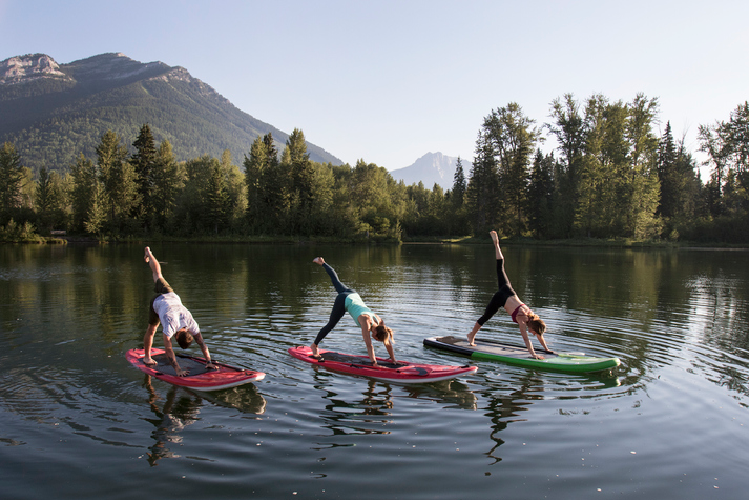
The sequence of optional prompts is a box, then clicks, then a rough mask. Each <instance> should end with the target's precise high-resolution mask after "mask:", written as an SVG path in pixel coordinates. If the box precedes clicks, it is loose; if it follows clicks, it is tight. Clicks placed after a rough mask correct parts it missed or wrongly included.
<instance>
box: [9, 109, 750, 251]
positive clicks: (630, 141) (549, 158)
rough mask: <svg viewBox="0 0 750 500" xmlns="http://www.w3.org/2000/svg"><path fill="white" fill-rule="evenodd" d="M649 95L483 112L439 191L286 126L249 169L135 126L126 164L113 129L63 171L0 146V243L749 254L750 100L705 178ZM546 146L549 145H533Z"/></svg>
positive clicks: (255, 153) (704, 141) (711, 147)
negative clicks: (502, 245)
mask: <svg viewBox="0 0 750 500" xmlns="http://www.w3.org/2000/svg"><path fill="white" fill-rule="evenodd" d="M657 115H658V100H657V99H649V98H647V97H646V96H644V95H642V94H639V95H637V96H636V97H635V98H634V99H633V100H632V101H631V102H627V103H625V102H622V101H616V102H612V101H610V100H608V99H607V98H605V97H604V96H602V95H592V96H591V97H589V98H588V99H586V100H585V101H583V102H579V101H577V100H576V98H575V97H574V96H573V95H570V94H566V95H564V96H563V97H561V98H558V99H555V100H554V101H553V102H552V103H551V107H550V116H549V118H550V121H549V122H548V123H544V124H542V125H539V126H537V125H536V122H535V121H534V120H532V119H530V118H529V117H527V116H525V115H524V113H523V110H522V108H521V107H520V106H519V105H518V104H517V103H509V104H508V105H506V106H504V107H501V108H497V109H494V110H492V111H491V112H490V113H489V114H488V115H487V116H486V117H484V119H483V121H482V126H481V128H480V129H479V132H478V135H477V140H476V147H475V152H474V158H473V161H472V163H471V166H470V168H469V171H468V172H467V171H465V170H464V166H463V162H462V160H461V159H460V158H459V160H458V164H457V169H456V174H455V177H454V183H453V185H452V186H451V188H450V189H448V190H443V188H441V187H440V186H439V185H435V186H433V187H432V188H431V189H429V188H426V187H425V186H423V185H422V183H419V184H412V185H410V186H407V185H405V184H404V183H403V181H401V182H397V181H395V180H394V179H393V178H392V177H391V175H390V174H389V173H388V171H387V170H386V169H385V168H384V167H379V166H377V165H375V164H373V163H367V162H366V161H364V160H359V161H358V162H357V163H356V165H354V166H351V165H349V164H344V165H333V164H330V163H318V162H314V161H311V160H310V155H309V154H308V153H307V146H306V142H305V136H304V133H303V132H302V131H301V130H299V129H295V130H294V131H293V132H292V134H291V135H290V136H289V139H288V140H287V141H286V145H285V147H284V148H283V150H282V151H278V148H277V146H276V143H274V139H273V137H272V136H271V134H267V135H265V136H259V137H258V138H257V139H256V140H255V141H254V142H253V143H252V145H251V147H250V150H249V151H248V152H247V153H246V154H245V157H244V161H243V164H242V168H240V167H239V166H237V165H234V164H233V163H232V159H231V155H230V153H229V151H225V152H224V154H223V155H222V157H221V158H213V157H210V156H202V157H199V158H195V159H192V160H188V161H185V162H178V161H176V159H175V156H174V154H173V152H172V146H171V144H170V143H169V142H168V141H167V140H163V141H162V142H161V143H160V144H158V145H157V143H156V141H155V140H154V137H153V135H152V133H151V129H150V127H149V125H148V124H144V125H143V126H142V127H141V129H140V132H139V134H138V136H137V137H136V139H135V141H134V142H133V143H132V151H133V152H132V153H129V152H128V147H127V146H126V145H125V144H124V140H123V138H122V137H120V136H119V135H118V134H116V133H114V132H112V131H111V130H110V131H107V132H106V133H105V134H104V135H103V136H102V137H101V141H100V143H99V145H98V146H97V148H96V157H95V158H87V157H86V156H84V155H83V154H80V156H79V157H78V158H77V160H76V162H75V163H74V164H73V165H71V166H70V167H69V168H68V169H64V170H62V171H60V170H58V169H49V168H47V167H44V166H43V167H41V168H39V169H38V171H36V172H32V171H31V170H30V169H28V168H26V167H24V166H23V165H22V159H21V157H20V155H19V154H18V153H17V151H16V149H15V146H14V145H13V144H12V143H8V142H6V143H5V144H3V146H2V150H0V237H2V238H3V239H6V240H7V239H19V238H21V239H22V238H25V237H30V236H32V235H35V234H39V235H48V234H50V233H51V232H52V231H54V230H64V231H67V232H68V233H69V234H88V235H93V236H95V237H98V238H128V237H140V236H150V237H154V236H159V235H161V236H165V237H186V238H191V237H215V236H227V237H248V236H250V237H260V236H272V237H279V236H289V237H332V238H345V239H356V238H381V239H392V240H400V239H402V238H409V237H462V236H469V235H473V234H483V233H485V232H486V231H489V230H490V229H495V230H497V231H498V233H499V234H501V235H502V236H504V237H515V238H537V239H550V240H551V239H570V238H624V239H634V240H671V241H677V240H688V241H717V242H718V241H723V242H734V243H747V241H748V186H747V182H748V104H747V102H745V103H744V104H742V105H739V106H737V108H736V109H735V110H733V111H732V112H731V114H730V117H729V121H727V122H724V121H722V122H717V123H715V124H713V125H701V127H700V130H699V137H698V138H699V143H700V151H702V152H704V153H705V156H706V158H707V159H706V163H707V164H708V166H709V167H710V172H711V174H710V178H709V179H707V180H706V181H705V182H703V181H702V180H701V178H700V173H699V172H700V170H699V167H700V165H699V164H698V161H697V160H696V159H695V158H694V157H693V156H692V154H691V153H690V152H689V151H688V150H687V147H686V144H685V142H686V141H685V138H684V137H683V138H679V139H677V140H676V139H675V138H674V137H673V135H672V130H671V127H670V124H669V122H667V123H666V126H665V128H664V130H663V132H660V133H659V135H657V133H655V132H654V130H655V129H656V126H657ZM548 137H552V138H554V139H555V140H556V148H555V150H554V151H553V152H549V153H547V154H545V153H543V152H542V150H541V149H540V144H541V142H542V141H543V140H544V139H545V138H548Z"/></svg>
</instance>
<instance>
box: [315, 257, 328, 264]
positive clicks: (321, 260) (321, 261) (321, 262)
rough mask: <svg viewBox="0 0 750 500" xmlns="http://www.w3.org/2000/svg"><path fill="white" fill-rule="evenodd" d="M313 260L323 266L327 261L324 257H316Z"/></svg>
mask: <svg viewBox="0 0 750 500" xmlns="http://www.w3.org/2000/svg"><path fill="white" fill-rule="evenodd" d="M313 262H315V263H316V264H317V265H319V266H322V265H323V264H325V263H326V261H325V259H323V257H315V258H314V259H313Z"/></svg>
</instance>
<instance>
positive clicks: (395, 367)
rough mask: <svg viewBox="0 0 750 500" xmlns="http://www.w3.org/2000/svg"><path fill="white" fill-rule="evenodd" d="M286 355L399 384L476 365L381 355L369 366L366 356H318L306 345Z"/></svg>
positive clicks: (463, 372)
mask: <svg viewBox="0 0 750 500" xmlns="http://www.w3.org/2000/svg"><path fill="white" fill-rule="evenodd" d="M289 354H291V355H292V356H293V357H295V358H297V359H301V360H302V361H307V362H308V363H312V364H314V365H318V366H322V367H324V368H328V369H329V370H333V371H337V372H340V373H346V374H348V375H358V376H361V377H370V378H374V379H378V380H385V381H387V382H399V383H402V384H422V383H426V382H437V381H439V380H449V379H452V378H456V377H458V376H459V375H468V374H471V373H475V372H476V371H477V367H476V366H469V365H464V366H455V365H454V366H451V365H427V364H421V363H410V362H407V361H399V362H398V363H393V362H391V360H389V359H382V358H376V359H377V360H378V365H379V366H372V362H371V361H370V358H369V357H368V356H354V355H351V354H341V353H338V352H333V351H326V350H325V349H318V354H319V355H320V358H314V357H312V351H311V350H310V347H309V346H297V347H290V348H289Z"/></svg>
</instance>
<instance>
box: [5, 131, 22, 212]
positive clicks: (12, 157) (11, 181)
mask: <svg viewBox="0 0 750 500" xmlns="http://www.w3.org/2000/svg"><path fill="white" fill-rule="evenodd" d="M23 179H24V173H23V167H22V166H21V155H19V154H18V153H17V152H16V147H15V146H14V145H13V144H12V143H10V142H6V143H4V144H3V147H2V149H0V217H2V218H3V220H2V222H3V223H5V222H7V220H8V219H11V218H12V217H13V214H14V212H15V211H16V210H17V209H18V208H19V207H20V206H21V185H22V183H23Z"/></svg>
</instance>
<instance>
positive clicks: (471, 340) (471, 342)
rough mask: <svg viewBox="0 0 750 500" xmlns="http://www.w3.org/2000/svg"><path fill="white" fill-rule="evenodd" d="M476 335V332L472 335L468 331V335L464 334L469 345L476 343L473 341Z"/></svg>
mask: <svg viewBox="0 0 750 500" xmlns="http://www.w3.org/2000/svg"><path fill="white" fill-rule="evenodd" d="M476 336H477V334H476V333H475V334H474V335H472V334H471V333H470V334H468V335H467V336H466V340H468V341H469V345H472V346H473V345H476V344H475V343H474V339H475V338H476Z"/></svg>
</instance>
